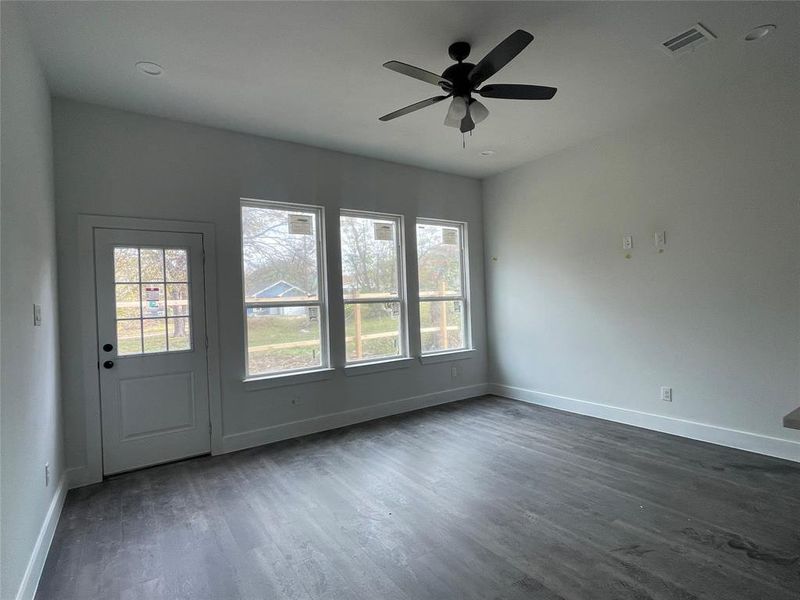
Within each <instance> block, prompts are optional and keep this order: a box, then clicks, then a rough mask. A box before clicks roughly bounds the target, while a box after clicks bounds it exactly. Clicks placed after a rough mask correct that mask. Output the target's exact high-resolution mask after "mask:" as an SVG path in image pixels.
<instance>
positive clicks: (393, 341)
mask: <svg viewBox="0 0 800 600" xmlns="http://www.w3.org/2000/svg"><path fill="white" fill-rule="evenodd" d="M340 228H341V249H342V288H343V291H344V316H345V346H346V350H347V362H348V363H357V362H368V361H376V360H386V359H391V358H397V357H403V356H407V352H406V335H405V332H406V324H405V321H406V306H405V292H404V290H405V272H404V269H403V227H402V219H401V217H399V216H393V215H381V214H370V213H362V212H352V211H342V213H341V217H340Z"/></svg>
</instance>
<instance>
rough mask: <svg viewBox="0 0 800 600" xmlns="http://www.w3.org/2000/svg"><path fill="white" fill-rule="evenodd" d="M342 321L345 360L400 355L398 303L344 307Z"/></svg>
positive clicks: (349, 305)
mask: <svg viewBox="0 0 800 600" xmlns="http://www.w3.org/2000/svg"><path fill="white" fill-rule="evenodd" d="M344 319H345V342H346V345H347V360H348V361H358V360H368V359H373V360H375V359H379V358H390V357H393V356H400V354H401V345H400V335H401V320H400V303H399V302H381V303H371V302H370V303H358V304H347V305H346V306H345V309H344Z"/></svg>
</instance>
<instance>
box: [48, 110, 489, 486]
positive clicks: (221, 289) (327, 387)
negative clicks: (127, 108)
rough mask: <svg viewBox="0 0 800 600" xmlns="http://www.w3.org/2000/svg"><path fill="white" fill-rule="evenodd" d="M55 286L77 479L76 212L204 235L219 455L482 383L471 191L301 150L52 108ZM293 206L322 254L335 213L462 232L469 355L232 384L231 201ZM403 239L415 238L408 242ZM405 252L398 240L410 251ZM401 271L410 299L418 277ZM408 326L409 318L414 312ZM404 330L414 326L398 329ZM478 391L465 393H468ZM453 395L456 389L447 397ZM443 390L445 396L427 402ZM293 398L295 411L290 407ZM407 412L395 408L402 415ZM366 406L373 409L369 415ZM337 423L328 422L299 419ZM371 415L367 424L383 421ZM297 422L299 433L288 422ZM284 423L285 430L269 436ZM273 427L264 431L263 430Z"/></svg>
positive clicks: (479, 275)
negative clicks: (468, 283) (459, 226)
mask: <svg viewBox="0 0 800 600" xmlns="http://www.w3.org/2000/svg"><path fill="white" fill-rule="evenodd" d="M53 113H54V117H53V118H54V138H55V165H56V194H57V204H58V233H59V274H60V282H61V288H62V294H61V315H62V318H63V328H62V339H63V340H64V343H63V347H62V361H63V373H64V375H63V390H64V391H63V394H64V403H65V419H66V425H65V440H66V448H67V457H68V458H67V460H68V465H69V467H70V468H75V469H77V470H76V472H75V481H77V482H83V481H87V480H91V479H92V478H93V477H96V475H97V474H96V473H95V474H91V473H89V474H87V473H79V472H78V471H79V470H80V467H82V466H83V465H86V464H88V460H87V445H86V440H87V423H86V413H85V411H84V408H85V406H84V395H83V391H82V390H83V385H84V381H83V380H82V378H81V366H82V365H81V351H80V344H79V340H80V339H81V335H82V332H81V329H80V323H79V320H78V319H77V318H76V316H77V315H78V314H79V290H78V286H77V285H76V284H77V280H78V254H77V251H78V249H77V242H78V240H77V232H78V229H77V215H78V214H80V213H87V214H98V215H115V216H130V217H145V218H161V219H178V220H195V221H207V222H210V223H213V224H214V225H215V227H216V236H217V247H216V250H217V262H218V269H217V270H218V290H217V294H218V303H219V319H220V332H219V333H220V339H221V354H222V359H221V371H222V409H223V423H224V436H225V438H224V441H225V448H226V449H232V448H237V447H243V446H248V445H255V444H258V443H263V442H264V441H269V440H271V439H274V437H275V436H276V435H279V434H281V433H283V434H289V433H294V434H296V433H300V432H303V431H308V430H310V429H315V428H320V427H322V426H324V425H326V424H330V423H336V424H342V423H344V422H346V421H348V420H349V419H351V418H355V416H356V415H363V414H365V413H360V412H358V411H359V410H360V409H368V410H373V408H374V407H375V406H376V405H377V404H380V403H385V402H388V401H393V400H399V399H405V398H416V397H419V396H421V395H423V396H424V395H426V394H433V395H432V396H424V397H423V398H417V400H414V401H412V402H410V403H409V404H408V405H407V407H408V406H417V405H421V404H425V403H427V402H433V401H435V400H436V399H440V398H455V397H459V396H462V395H464V394H466V395H470V394H474V393H479V392H482V391H483V387H482V385H483V384H484V383H485V382H486V363H487V359H486V352H485V350H486V341H485V325H484V320H485V309H484V288H483V244H482V229H483V226H482V222H481V216H482V215H481V198H480V193H481V190H480V183H479V182H478V181H476V180H472V179H467V178H464V177H457V176H453V175H445V174H441V173H436V172H432V171H426V170H423V169H418V168H413V167H407V166H401V165H396V164H392V163H387V162H382V161H378V160H372V159H367V158H360V157H356V156H351V155H347V154H340V153H336V152H330V151H326V150H320V149H316V148H311V147H307V146H301V145H297V144H291V143H286V142H279V141H273V140H268V139H265V138H258V137H254V136H248V135H242V134H236V133H231V132H227V131H223V130H217V129H211V128H207V127H201V126H197V125H191V124H187V123H181V122H176V121H171V120H167V119H161V118H155V117H148V116H143V115H138V114H133V113H128V112H122V111H118V110H113V109H108V108H102V107H99V106H93V105H89V104H83V103H77V102H73V101H69V100H60V99H57V100H54V111H53ZM241 197H249V198H261V199H267V200H278V201H289V202H302V203H307V204H318V205H323V206H325V207H326V210H327V219H328V222H329V223H330V224H331V225H330V226H329V227H328V243H329V247H330V248H332V249H335V248H336V245H337V244H338V239H337V238H338V234H337V230H336V220H337V211H338V209H339V208H340V207H347V208H355V209H368V210H375V211H385V212H390V213H396V214H403V215H405V217H406V220H407V227H406V231H407V234H408V233H409V232H411V233H413V223H414V220H415V219H416V217H417V216H418V215H419V216H425V217H435V218H445V219H456V220H462V221H467V222H468V223H469V239H470V259H471V280H472V298H473V312H472V316H473V319H472V323H473V336H474V344H475V346H476V347H477V348H478V349H479V351H478V352H477V353H475V356H474V358H471V359H469V360H465V361H460V362H459V364H460V366H461V375H460V377H458V378H457V379H455V380H454V379H452V378H451V372H450V363H442V364H432V365H420V364H418V363H415V364H414V365H412V366H411V367H410V368H407V369H400V370H394V371H388V372H383V373H377V374H371V375H363V376H359V377H345V376H344V375H343V374H342V373H341V372H338V373H337V374H336V376H335V377H334V379H333V380H330V381H324V382H315V383H307V384H304V385H298V386H289V387H282V388H274V389H262V390H249V389H246V388H245V386H244V385H243V383H242V378H243V376H244V357H243V344H244V332H243V324H242V304H241V302H242V299H241V276H240V265H239V260H240V240H239V199H240V198H241ZM411 240H413V238H411ZM411 240H409V241H411ZM336 254H337V253H336V252H335V251H331V252H329V253H328V257H329V265H328V266H329V276H330V287H331V295H332V297H333V298H334V299H335V297H336V295H337V294H336V289H337V285H341V283H340V281H341V278H340V276H339V264H338V262H337V260H338V259H337V256H336ZM412 267H413V263H412V264H409V273H408V275H409V284H410V285H409V288H410V289H409V294H410V296H412V297H413V294H414V291H415V290H416V282H415V278H416V272H415V271H414V270H413V269H412ZM411 312H412V314H411V315H410V316H412V317H413V311H411ZM410 325H411V327H412V329H413V326H414V320H413V319H412V320H411V323H410ZM342 329H343V315H342V314H341V304H340V303H338V304H337V303H336V302H332V306H331V330H332V332H331V333H332V341H333V343H334V347H333V352H332V354H333V356H334V357H337V356H338V357H339V363H340V362H341V359H342V357H343V355H344V354H343V350H342V348H341V335H337V331H339V332H341V330H342ZM472 386H477V387H472ZM456 388H458V389H456ZM446 390H455V391H453V392H449V393H448V394H445V395H444V396H442V395H438V394H437V393H438V392H442V391H446ZM295 395H298V396H299V397H300V400H301V401H300V403H298V404H292V400H293V399H294V398H295ZM404 406H406V405H404ZM370 407H373V408H370ZM352 410H354V411H356V412H355V413H347V414H345V415H343V416H340V417H339V418H337V419H334V420H325V421H324V422H323V421H319V420H317V421H313V420H312V421H308V420H309V419H314V418H315V417H319V416H320V415H328V414H331V413H337V412H341V411H352ZM381 410H382V409H380V408H377V409H375V410H374V412H369V415H376V414H380V413H381ZM298 421H300V423H297V422H298ZM282 425H286V427H285V428H281V427H280V426H282ZM275 427H277V430H276V429H269V428H275Z"/></svg>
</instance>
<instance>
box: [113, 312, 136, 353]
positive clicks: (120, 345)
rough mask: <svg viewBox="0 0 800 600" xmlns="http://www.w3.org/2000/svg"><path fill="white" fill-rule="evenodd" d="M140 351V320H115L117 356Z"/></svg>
mask: <svg viewBox="0 0 800 600" xmlns="http://www.w3.org/2000/svg"><path fill="white" fill-rule="evenodd" d="M141 353H142V322H141V321H140V320H139V319H134V320H132V321H117V356H126V355H128V354H141Z"/></svg>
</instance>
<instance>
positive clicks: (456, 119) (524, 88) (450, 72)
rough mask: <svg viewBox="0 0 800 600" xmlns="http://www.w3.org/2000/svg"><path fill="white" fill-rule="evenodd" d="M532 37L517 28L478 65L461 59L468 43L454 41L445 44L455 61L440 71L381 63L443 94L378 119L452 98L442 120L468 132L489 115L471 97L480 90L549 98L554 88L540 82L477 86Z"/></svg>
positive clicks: (520, 97) (486, 94) (515, 97)
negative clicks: (438, 88) (436, 88)
mask: <svg viewBox="0 0 800 600" xmlns="http://www.w3.org/2000/svg"><path fill="white" fill-rule="evenodd" d="M532 41H533V36H532V35H531V34H530V33H528V32H527V31H523V30H522V29H518V30H517V31H515V32H514V33H512V34H511V35H510V36H508V37H507V38H506V39H504V40H503V41H502V42H500V43H499V44H498V45H497V46H496V47H495V48H494V50H492V51H491V52H489V54H487V55H486V56H484V57H483V59H481V61H480V62H479V63H478V64H477V65H474V64H472V63H467V62H464V59H466V58H467V57H468V56H469V51H470V45H469V44H468V43H467V42H456V43H454V44H451V45H450V48H448V54H449V55H450V58H452V59H453V60H455V61H456V64H454V65H451V66H450V67H448V68H447V69H445V70H444V72H443V73H442V74H441V75H437V74H436V73H431V72H430V71H426V70H425V69H420V68H419V67H414V66H411V65H407V64H405V63H401V62H398V61H396V60H390V61H389V62H387V63H384V65H383V66H384V67H386V68H387V69H389V70H390V71H395V72H397V73H400V74H401V75H407V76H409V77H413V78H414V79H419V80H420V81H424V82H426V83H430V84H433V85H437V86H439V87H440V88H442V91H443V92H445V94H444V95H440V96H434V97H433V98H428V99H427V100H421V101H420V102H415V103H414V104H411V105H410V106H406V107H404V108H401V109H399V110H396V111H394V112H390V113H389V114H387V115H383V116H382V117H380V119H379V120H381V121H391V120H392V119H396V118H397V117H402V116H403V115H407V114H409V113H412V112H414V111H416V110H420V109H421V108H425V107H426V106H431V105H433V104H436V103H437V102H441V101H442V100H447V99H448V98H453V100H452V101H451V102H450V108H449V109H448V111H447V116H446V117H445V119H444V124H445V125H447V126H448V127H457V128H458V129H459V130H461V133H467V132H468V131H472V130H473V129H475V125H476V124H477V123H480V122H481V121H483V120H484V119H485V118H486V117H488V116H489V110H488V109H487V108H486V107H485V106H484V105H483V104H482V103H481V102H479V101H478V100H476V99H475V98H473V97H472V94H479V95H480V96H482V97H484V98H506V99H510V100H550V98H552V97H553V96H555V94H556V88H553V87H546V86H542V85H518V84H508V83H495V84H488V85H484V86H483V87H482V88H480V89H478V87H479V86H480V85H481V84H482V83H483V82H484V81H486V80H487V79H489V77H491V76H492V75H494V74H495V73H497V72H498V71H499V70H500V69H502V68H503V67H504V66H506V65H507V64H508V63H509V62H511V60H512V59H513V58H514V57H515V56H516V55H517V54H519V53H520V52H522V51H523V50H524V49H525V47H526V46H527V45H528V44H530V43H531V42H532Z"/></svg>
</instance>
